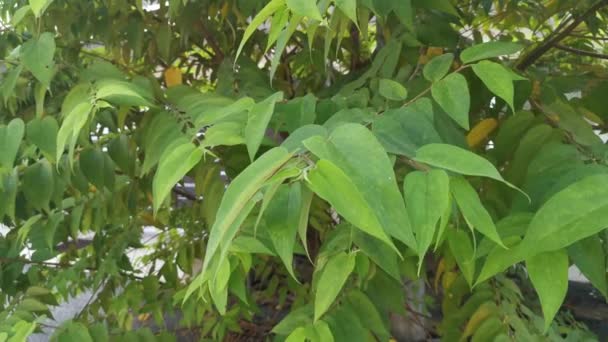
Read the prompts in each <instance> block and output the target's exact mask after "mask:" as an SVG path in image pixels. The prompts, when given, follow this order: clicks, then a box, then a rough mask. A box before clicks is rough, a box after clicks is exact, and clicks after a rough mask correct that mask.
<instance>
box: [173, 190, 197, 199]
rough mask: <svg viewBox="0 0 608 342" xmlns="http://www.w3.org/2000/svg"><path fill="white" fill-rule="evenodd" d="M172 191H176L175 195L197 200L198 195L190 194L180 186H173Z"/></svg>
mask: <svg viewBox="0 0 608 342" xmlns="http://www.w3.org/2000/svg"><path fill="white" fill-rule="evenodd" d="M173 192H174V193H176V194H177V195H180V196H183V197H185V198H187V199H189V200H191V201H198V197H196V195H195V194H192V193H190V192H188V191H186V190H184V189H182V188H178V187H174V188H173Z"/></svg>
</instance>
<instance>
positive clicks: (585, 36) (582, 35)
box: [569, 33, 608, 40]
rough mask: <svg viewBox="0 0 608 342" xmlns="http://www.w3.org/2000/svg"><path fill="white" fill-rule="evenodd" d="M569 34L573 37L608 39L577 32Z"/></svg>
mask: <svg viewBox="0 0 608 342" xmlns="http://www.w3.org/2000/svg"><path fill="white" fill-rule="evenodd" d="M569 36H570V37H573V38H583V39H591V40H608V37H596V36H590V35H584V34H576V33H570V34H569Z"/></svg>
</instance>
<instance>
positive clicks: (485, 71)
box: [473, 61, 515, 111]
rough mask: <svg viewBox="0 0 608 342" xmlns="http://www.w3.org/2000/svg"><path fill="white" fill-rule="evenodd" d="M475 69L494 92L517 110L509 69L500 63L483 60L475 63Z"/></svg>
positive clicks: (512, 108)
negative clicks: (514, 103) (514, 105)
mask: <svg viewBox="0 0 608 342" xmlns="http://www.w3.org/2000/svg"><path fill="white" fill-rule="evenodd" d="M473 71H474V72H475V74H476V75H477V77H479V79H481V81H482V82H483V83H484V84H485V85H486V87H488V89H490V91H491V92H492V93H494V94H495V95H496V96H498V97H500V98H501V99H503V100H505V102H506V103H507V104H508V105H509V107H511V110H512V111H515V108H514V107H513V96H514V94H515V90H514V88H513V78H512V76H511V73H510V72H509V70H507V69H506V68H505V67H504V66H502V65H501V64H498V63H494V62H490V61H481V62H479V63H476V64H473Z"/></svg>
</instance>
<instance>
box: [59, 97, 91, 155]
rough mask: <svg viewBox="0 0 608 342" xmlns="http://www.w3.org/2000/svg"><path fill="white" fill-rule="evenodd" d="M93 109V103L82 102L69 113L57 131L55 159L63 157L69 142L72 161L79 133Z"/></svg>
mask: <svg viewBox="0 0 608 342" xmlns="http://www.w3.org/2000/svg"><path fill="white" fill-rule="evenodd" d="M92 109H93V105H92V104H91V103H89V102H81V103H79V104H77V105H76V106H74V107H73V109H72V110H71V111H70V112H69V113H68V114H67V116H66V117H65V119H64V120H63V123H62V124H61V128H60V129H59V132H58V133H57V150H56V151H57V156H56V158H55V160H60V159H61V156H62V155H63V151H64V150H65V145H66V144H68V143H69V159H70V163H71V162H72V160H73V156H74V147H75V146H76V141H77V140H78V135H79V134H80V130H81V129H82V128H83V127H84V125H85V124H86V122H87V121H88V119H89V114H90V113H91V110H92Z"/></svg>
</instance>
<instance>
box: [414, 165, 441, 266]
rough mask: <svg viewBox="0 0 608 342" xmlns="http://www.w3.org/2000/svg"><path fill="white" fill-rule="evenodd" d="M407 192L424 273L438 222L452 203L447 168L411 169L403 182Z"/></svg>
mask: <svg viewBox="0 0 608 342" xmlns="http://www.w3.org/2000/svg"><path fill="white" fill-rule="evenodd" d="M403 195H404V197H405V203H406V205H407V211H408V213H409V217H410V221H411V224H412V229H413V230H414V235H415V236H416V242H417V244H418V255H419V257H420V263H419V268H418V272H420V268H421V267H422V261H423V260H424V255H425V254H426V251H427V250H428V249H429V247H430V246H431V243H432V242H433V237H434V236H435V232H436V229H437V223H438V222H439V219H440V218H441V216H442V215H443V213H444V212H445V211H446V210H447V207H448V204H449V196H450V179H449V177H448V174H447V173H446V172H445V171H443V170H431V171H428V172H422V171H414V172H410V173H408V174H407V176H405V180H404V181H403Z"/></svg>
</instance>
